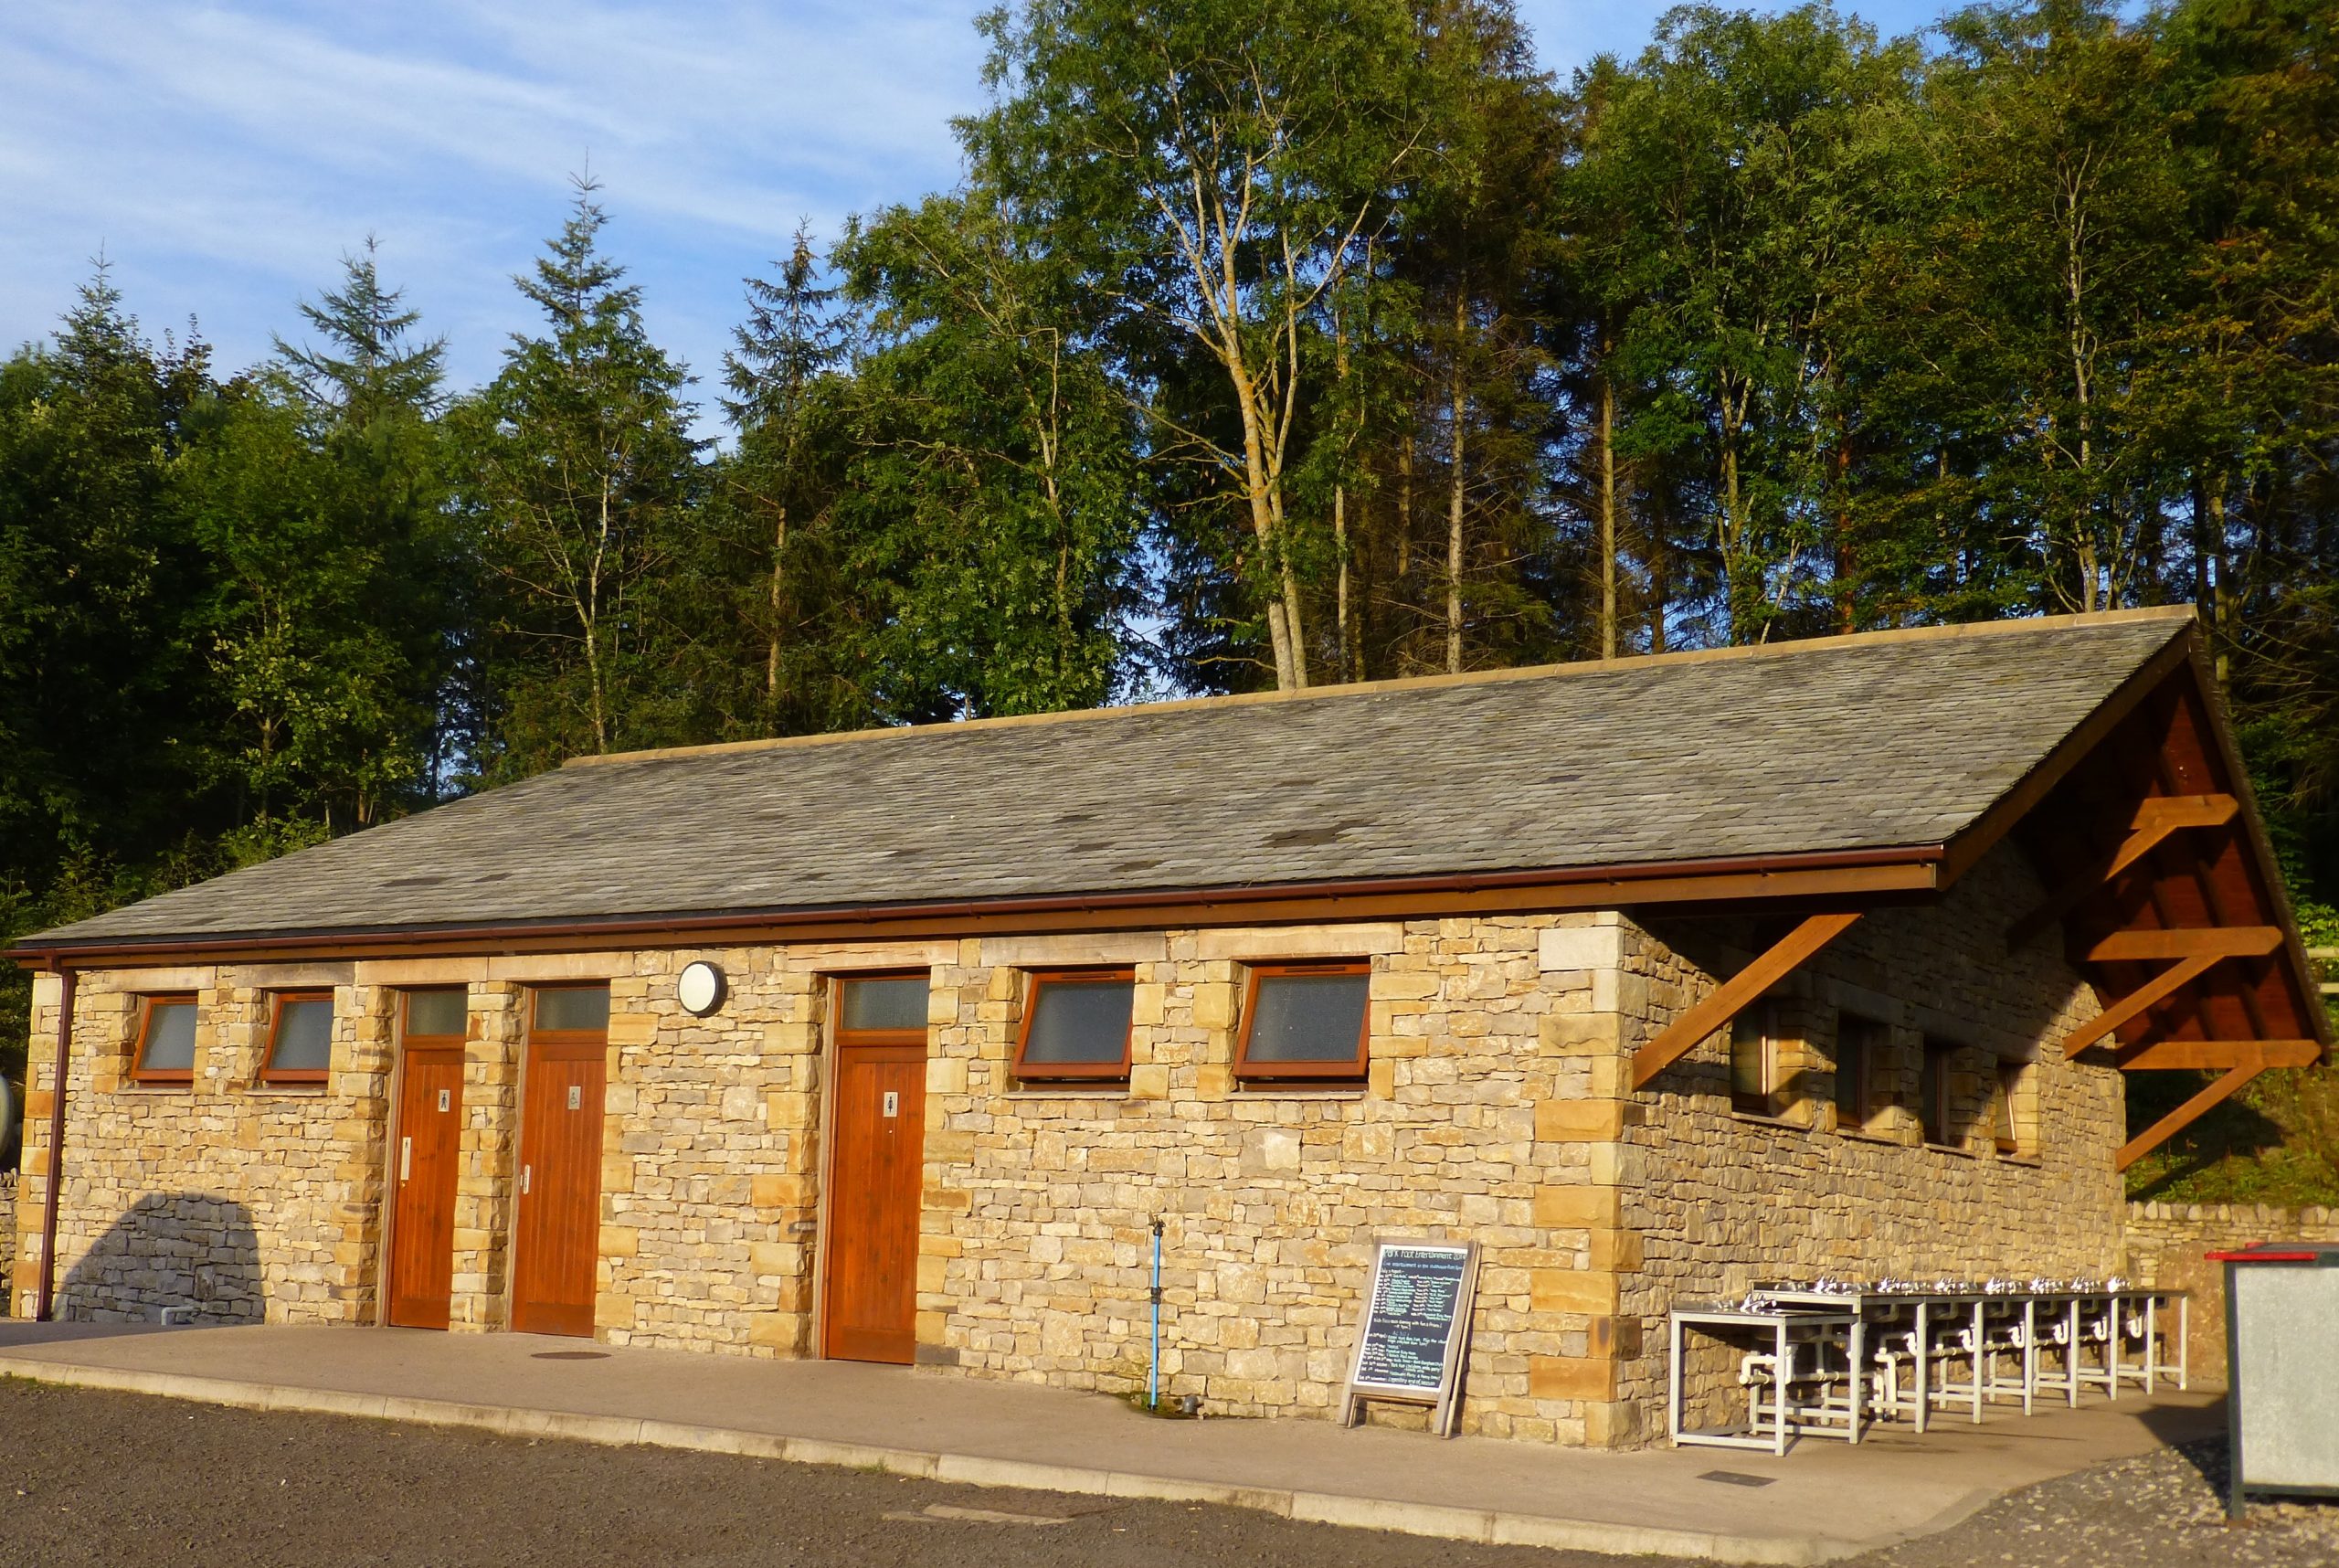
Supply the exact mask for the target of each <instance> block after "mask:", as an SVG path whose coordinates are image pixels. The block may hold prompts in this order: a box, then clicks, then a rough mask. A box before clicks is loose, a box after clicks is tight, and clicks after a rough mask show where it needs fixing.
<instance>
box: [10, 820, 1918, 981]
mask: <svg viewBox="0 0 2339 1568" xmlns="http://www.w3.org/2000/svg"><path fill="white" fill-rule="evenodd" d="M1948 853H1949V851H1948V848H1947V847H1946V846H1944V845H1942V844H1914V845H1906V846H1898V847H1890V848H1882V849H1856V850H1828V851H1818V852H1814V853H1805V854H1792V855H1771V856H1753V857H1741V858H1735V859H1730V860H1708V861H1654V862H1646V863H1636V864H1630V865H1595V866H1571V867H1561V868H1553V869H1548V870H1531V871H1497V872H1476V873H1461V874H1440V875H1431V876H1419V877H1378V878H1365V879H1352V880H1348V881H1339V882H1307V883H1282V884H1275V885H1229V886H1223V887H1217V888H1200V889H1192V888H1175V889H1161V890H1156V891H1148V892H1138V893H1116V894H1107V895H1078V894H1070V895H1047V896H1043V897H1031V898H987V899H971V900H959V901H954V902H925V903H914V904H892V905H859V906H855V905H834V906H820V907H813V908H801V909H750V910H736V911H728V912H720V913H706V912H676V913H671V914H654V915H640V916H605V917H598V918H594V919H586V920H530V921H505V922H498V923H495V924H492V925H481V926H472V927H457V926H429V927H383V928H379V929H375V930H352V929H347V928H341V929H335V930H330V931H297V930H285V931H244V932H223V933H217V934H206V935H201V936H177V937H157V938H115V939H111V940H104V941H96V942H88V943H79V944H64V943H55V944H40V945H35V946H23V947H19V948H16V951H15V955H14V956H15V957H16V961H17V962H18V963H19V964H21V965H24V966H25V967H27V968H33V969H61V968H73V969H101V968H105V969H122V968H132V967H147V966H162V965H168V964H177V963H188V962H203V963H217V962H252V963H265V962H277V961H295V960H304V959H384V958H425V957H448V958H454V957H463V956H468V955H482V956H485V955H497V954H505V953H515V952H527V953H558V952H608V951H612V950H616V949H621V948H657V947H676V946H738V945H751V944H755V943H759V942H782V941H788V942H805V941H824V940H853V941H867V940H872V939H879V938H896V939H903V940H909V939H915V938H934V937H955V936H981V935H1004V934H1010V933H1027V932H1029V933H1039V932H1050V931H1064V932H1069V931H1096V930H1128V929H1154V928H1159V927H1170V926H1241V925H1252V924H1267V923H1272V924H1278V925H1289V924H1296V923H1300V922H1310V923H1326V922H1335V921H1342V920H1381V919H1392V918H1407V917H1431V916H1445V915H1473V914H1509V913H1519V912H1523V911H1529V910H1554V909H1614V908H1622V907H1625V906H1638V905H1667V906H1723V907H1726V906H1741V905H1744V904H1747V903H1750V902H1757V903H1761V904H1763V905H1765V906H1782V907H1792V906H1795V905H1797V904H1799V903H1829V904H1835V903H1841V902H1843V901H1845V900H1859V901H1864V902H1865V901H1873V902H1891V901H1901V900H1906V899H1909V898H1911V897H1921V896H1923V895H1928V894H1931V893H1932V892H1934V891H1935V890H1937V889H1938V888H1939V887H1941V886H1942V885H1943V878H1942V866H1943V863H1944V862H1945V859H1946V857H1947V855H1948Z"/></svg>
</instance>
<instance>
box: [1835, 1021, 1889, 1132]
mask: <svg viewBox="0 0 2339 1568" xmlns="http://www.w3.org/2000/svg"><path fill="white" fill-rule="evenodd" d="M1887 1038H1888V1035H1887V1032H1886V1029H1885V1026H1884V1025H1883V1024H1881V1023H1879V1022H1877V1021H1876V1020H1875V1019H1873V1018H1862V1017H1860V1016H1858V1015H1857V1014H1856V1013H1849V1012H1845V1013H1838V1014H1837V1015H1836V1129H1837V1130H1838V1131H1841V1132H1860V1131H1864V1130H1866V1128H1867V1127H1868V1118H1871V1117H1873V1116H1874V1115H1875V1114H1876V1073H1877V1065H1878V1064H1879V1063H1880V1062H1882V1061H1883V1059H1884V1052H1885V1042H1886V1040H1887Z"/></svg>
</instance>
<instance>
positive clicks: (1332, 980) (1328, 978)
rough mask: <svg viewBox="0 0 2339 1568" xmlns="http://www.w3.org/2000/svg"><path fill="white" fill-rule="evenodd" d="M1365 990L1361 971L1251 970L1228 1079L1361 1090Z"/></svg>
mask: <svg viewBox="0 0 2339 1568" xmlns="http://www.w3.org/2000/svg"><path fill="white" fill-rule="evenodd" d="M1371 988H1372V966H1371V964H1369V963H1364V962H1347V963H1325V964H1254V965H1253V966H1252V967H1251V982H1250V989H1249V991H1248V992H1247V994H1246V995H1245V997H1244V1004H1243V1038H1242V1043H1241V1044H1239V1045H1238V1046H1236V1048H1235V1052H1234V1075H1235V1076H1236V1077H1238V1078H1246V1079H1269V1080H1273V1079H1286V1078H1289V1079H1307V1080H1311V1081H1318V1082H1320V1081H1324V1080H1344V1081H1347V1082H1350V1083H1361V1082H1363V1081H1364V1052H1365V1041H1366V1035H1365V1029H1366V1026H1367V1023H1368V1022H1369V1020H1370V1016H1371V1009H1370V1008H1369V1007H1368V1006H1367V999H1368V996H1369V993H1370V992H1371Z"/></svg>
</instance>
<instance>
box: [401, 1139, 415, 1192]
mask: <svg viewBox="0 0 2339 1568" xmlns="http://www.w3.org/2000/svg"><path fill="white" fill-rule="evenodd" d="M413 1173H414V1139H410V1138H401V1139H398V1180H399V1181H405V1180H406V1179H407V1177H408V1176H410V1175H412V1174H413Z"/></svg>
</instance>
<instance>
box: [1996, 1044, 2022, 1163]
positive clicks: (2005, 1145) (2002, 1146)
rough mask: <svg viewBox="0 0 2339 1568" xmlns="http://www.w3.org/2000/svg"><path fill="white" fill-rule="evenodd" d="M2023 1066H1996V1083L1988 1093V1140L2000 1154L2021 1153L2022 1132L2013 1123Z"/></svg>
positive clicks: (2004, 1063) (2003, 1064) (2017, 1063)
mask: <svg viewBox="0 0 2339 1568" xmlns="http://www.w3.org/2000/svg"><path fill="white" fill-rule="evenodd" d="M2022 1077H2023V1065H2022V1064H2021V1063H2020V1062H2001V1063H1999V1064H1998V1076H1997V1082H1996V1083H1995V1084H1994V1085H1993V1086H1991V1093H1990V1139H1991V1141H1992V1142H1993V1143H1995V1144H1996V1145H1997V1150H1998V1152H1999V1153H2000V1154H2020V1153H2021V1152H2022V1132H2021V1129H2020V1128H2019V1127H2018V1126H2017V1125H2016V1121H2015V1099H2016V1097H2017V1096H2019V1095H2020V1094H2021V1093H2022Z"/></svg>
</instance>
